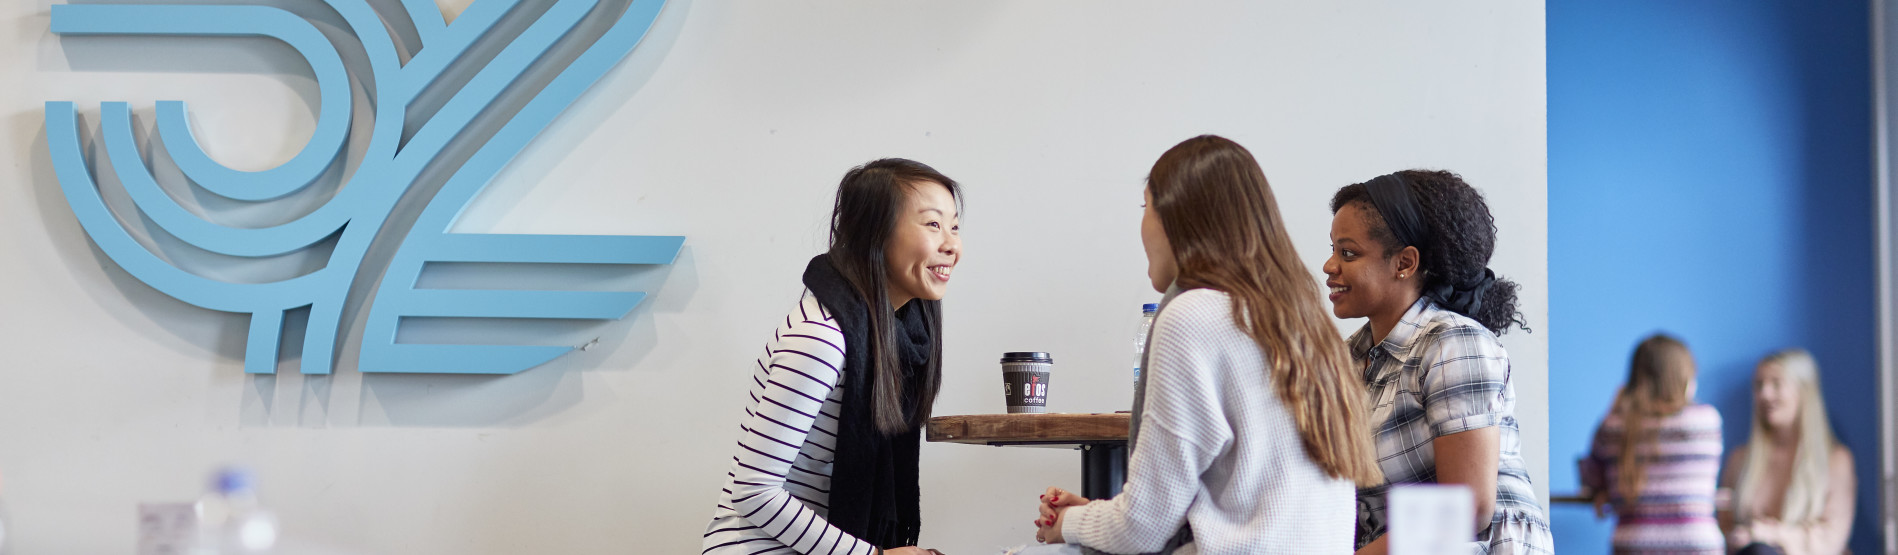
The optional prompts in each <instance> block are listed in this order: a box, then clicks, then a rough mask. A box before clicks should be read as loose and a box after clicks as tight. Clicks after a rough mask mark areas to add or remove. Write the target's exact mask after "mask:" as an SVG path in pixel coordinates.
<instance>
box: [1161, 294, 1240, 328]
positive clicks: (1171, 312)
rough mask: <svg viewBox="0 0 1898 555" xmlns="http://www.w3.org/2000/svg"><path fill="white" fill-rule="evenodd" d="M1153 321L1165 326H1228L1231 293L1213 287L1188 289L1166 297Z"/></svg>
mask: <svg viewBox="0 0 1898 555" xmlns="http://www.w3.org/2000/svg"><path fill="white" fill-rule="evenodd" d="M1153 325H1154V327H1155V328H1156V329H1169V330H1179V329H1193V330H1203V329H1206V328H1209V327H1212V326H1220V325H1225V326H1232V325H1233V322H1232V296H1231V295H1228V294H1226V292H1225V291H1220V290H1217V289H1204V288H1201V289H1189V290H1187V291H1184V292H1181V293H1180V294H1179V295H1175V296H1174V297H1173V300H1172V301H1168V302H1167V304H1166V309H1165V310H1161V311H1160V314H1159V315H1158V316H1156V317H1155V318H1154V322H1153Z"/></svg>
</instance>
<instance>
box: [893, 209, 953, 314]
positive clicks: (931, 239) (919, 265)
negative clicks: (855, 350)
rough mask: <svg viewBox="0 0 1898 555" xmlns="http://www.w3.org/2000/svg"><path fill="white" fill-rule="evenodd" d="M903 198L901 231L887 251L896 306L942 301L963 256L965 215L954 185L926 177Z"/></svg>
mask: <svg viewBox="0 0 1898 555" xmlns="http://www.w3.org/2000/svg"><path fill="white" fill-rule="evenodd" d="M903 196H904V199H903V208H902V209H900V210H899V211H898V212H897V213H896V229H894V230H892V231H891V232H890V242H889V243H888V244H887V245H886V246H885V247H884V249H883V262H884V272H885V275H887V276H888V283H889V295H890V308H892V309H895V308H902V306H903V305H905V304H909V301H910V300H911V299H923V300H926V301H939V300H942V297H943V294H944V293H947V292H948V290H949V275H950V274H951V273H953V271H954V270H955V267H956V263H957V262H959V261H961V260H962V236H961V233H962V227H961V225H962V224H961V220H960V219H959V218H960V217H961V215H960V214H957V213H956V199H955V197H954V196H951V195H950V194H949V188H948V187H944V186H942V185H941V184H939V183H934V182H927V181H925V182H921V183H916V184H914V185H911V186H909V191H908V194H906V195H903Z"/></svg>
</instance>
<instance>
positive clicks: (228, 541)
mask: <svg viewBox="0 0 1898 555" xmlns="http://www.w3.org/2000/svg"><path fill="white" fill-rule="evenodd" d="M196 509H197V513H198V548H197V550H196V551H195V552H194V553H197V554H199V555H252V554H259V553H270V550H271V548H272V547H274V546H276V544H277V517H276V516H275V515H272V514H270V511H268V510H265V509H264V508H263V506H262V505H259V504H258V503H257V489H256V485H255V484H254V482H253V480H252V478H251V474H250V472H249V471H247V470H244V469H242V468H235V467H232V468H225V469H222V470H219V471H218V472H217V474H216V475H215V476H214V477H213V478H212V479H211V491H210V492H209V493H206V494H205V495H204V497H202V498H200V499H198V503H197V506H196Z"/></svg>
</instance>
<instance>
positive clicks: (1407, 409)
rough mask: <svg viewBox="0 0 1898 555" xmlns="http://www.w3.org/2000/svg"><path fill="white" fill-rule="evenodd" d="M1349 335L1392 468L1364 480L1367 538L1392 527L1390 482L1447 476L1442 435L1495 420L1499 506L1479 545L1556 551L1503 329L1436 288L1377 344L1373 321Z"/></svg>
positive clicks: (1384, 459) (1361, 535)
mask: <svg viewBox="0 0 1898 555" xmlns="http://www.w3.org/2000/svg"><path fill="white" fill-rule="evenodd" d="M1347 345H1348V346H1349V347H1350V349H1351V357H1352V359H1353V360H1354V361H1356V362H1357V363H1358V364H1360V365H1362V367H1363V368H1364V381H1365V383H1366V384H1367V385H1369V386H1370V387H1369V389H1370V394H1371V399H1372V402H1374V403H1375V405H1374V408H1373V409H1372V412H1371V421H1372V422H1374V423H1376V424H1375V426H1376V430H1375V433H1374V438H1373V440H1374V441H1375V442H1376V444H1377V454H1378V465H1379V467H1381V468H1382V469H1383V470H1384V478H1385V483H1384V484H1379V485H1377V486H1374V487H1368V488H1362V489H1359V490H1358V538H1357V545H1358V546H1359V547H1363V546H1364V544H1367V543H1370V542H1371V541H1373V540H1376V539H1377V538H1378V537H1379V536H1382V535H1384V530H1385V528H1386V521H1385V511H1384V509H1385V500H1386V498H1385V494H1386V493H1387V492H1388V491H1389V490H1390V484H1400V483H1417V482H1422V483H1434V482H1436V481H1437V466H1436V456H1435V452H1434V451H1433V450H1432V444H1431V441H1432V440H1434V439H1436V438H1438V437H1442V436H1447V435H1451V434H1455V433H1459V432H1467V431H1470V430H1479V429H1483V428H1488V427H1491V426H1495V427H1497V428H1498V431H1499V432H1500V434H1499V445H1500V447H1501V460H1500V461H1498V463H1497V465H1496V512H1495V516H1493V517H1492V518H1491V521H1490V523H1491V527H1490V529H1489V531H1488V532H1486V533H1484V534H1482V536H1485V537H1473V538H1472V542H1475V543H1472V548H1473V550H1474V551H1475V552H1477V553H1492V552H1497V553H1529V552H1552V550H1553V547H1554V546H1552V545H1550V542H1549V533H1548V529H1549V528H1548V521H1547V520H1544V519H1543V518H1542V509H1541V506H1540V505H1539V504H1538V503H1537V501H1536V497H1535V490H1534V489H1533V488H1532V487H1531V486H1530V485H1529V473H1528V471H1527V469H1525V468H1524V466H1523V462H1522V437H1521V436H1522V434H1521V431H1520V430H1519V429H1518V428H1517V427H1516V417H1515V410H1516V389H1515V387H1514V386H1512V385H1510V382H1509V372H1510V367H1509V354H1508V353H1506V352H1504V351H1503V346H1502V344H1501V343H1499V342H1497V340H1496V335H1495V334H1492V333H1490V332H1489V330H1487V329H1484V328H1483V326H1482V325H1481V324H1478V323H1476V321H1475V320H1471V319H1469V318H1467V317H1465V316H1463V315H1460V314H1457V313H1454V312H1451V311H1448V310H1444V309H1442V308H1439V307H1438V306H1437V305H1436V303H1435V302H1432V301H1431V300H1429V298H1427V297H1426V298H1422V299H1418V300H1417V303H1416V304H1414V305H1411V307H1410V310H1409V311H1408V312H1405V313H1404V317H1403V318H1402V319H1401V320H1400V321H1399V322H1398V324H1397V326H1396V327H1395V328H1393V329H1392V330H1391V332H1390V334H1389V335H1388V336H1386V337H1385V338H1384V341H1382V342H1380V343H1377V344H1375V345H1373V344H1372V343H1371V327H1370V326H1369V325H1366V326H1364V328H1362V329H1359V330H1358V331H1357V333H1354V334H1352V335H1351V339H1350V340H1348V341H1347ZM1511 544H1513V545H1511ZM1505 546H1507V547H1505Z"/></svg>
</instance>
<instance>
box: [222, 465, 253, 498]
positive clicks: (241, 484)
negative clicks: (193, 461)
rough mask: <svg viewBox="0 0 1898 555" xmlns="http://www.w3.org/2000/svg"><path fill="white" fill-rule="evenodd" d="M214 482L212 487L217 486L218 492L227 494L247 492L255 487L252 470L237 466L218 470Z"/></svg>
mask: <svg viewBox="0 0 1898 555" xmlns="http://www.w3.org/2000/svg"><path fill="white" fill-rule="evenodd" d="M212 482H213V483H212V487H213V488H216V489H217V492H218V493H222V494H227V495H228V494H233V493H241V492H247V491H250V490H251V488H252V487H254V485H253V482H252V479H251V474H250V471H249V470H246V469H243V468H240V467H235V466H233V467H225V468H223V469H220V470H218V473H217V475H216V477H215V478H214V479H213V480H212Z"/></svg>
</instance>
